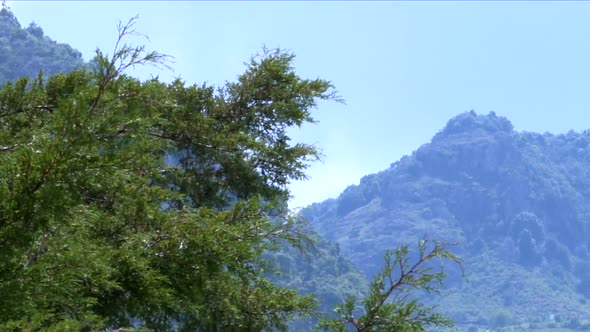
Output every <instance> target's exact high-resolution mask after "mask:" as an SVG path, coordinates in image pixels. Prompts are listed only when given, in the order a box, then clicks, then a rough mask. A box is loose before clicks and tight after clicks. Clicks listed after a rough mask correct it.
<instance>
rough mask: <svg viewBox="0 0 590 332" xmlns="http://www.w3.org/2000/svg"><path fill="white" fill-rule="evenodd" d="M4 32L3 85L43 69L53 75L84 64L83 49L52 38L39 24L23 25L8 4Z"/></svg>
mask: <svg viewBox="0 0 590 332" xmlns="http://www.w3.org/2000/svg"><path fill="white" fill-rule="evenodd" d="M0 31H2V34H0V45H1V46H0V58H1V59H2V61H1V63H0V84H2V83H5V82H8V81H16V80H17V79H18V78H20V77H25V76H26V77H36V76H37V75H38V74H39V72H40V71H43V72H44V73H45V74H46V75H48V76H51V75H55V74H58V73H62V72H69V71H71V70H73V69H76V68H81V67H82V66H83V65H84V62H83V60H82V54H81V53H80V52H78V51H76V50H74V49H73V48H72V47H70V46H69V45H67V44H61V43H57V42H55V41H53V40H51V39H50V38H49V37H47V36H45V35H44V33H43V29H41V27H39V26H38V25H36V24H35V23H31V24H30V25H29V27H27V28H22V27H21V25H20V23H19V22H18V20H17V19H16V17H15V16H14V14H13V13H12V12H11V11H10V9H9V8H8V7H7V6H6V5H5V3H3V6H2V9H0Z"/></svg>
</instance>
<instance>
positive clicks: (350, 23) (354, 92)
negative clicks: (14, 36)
mask: <svg viewBox="0 0 590 332" xmlns="http://www.w3.org/2000/svg"><path fill="white" fill-rule="evenodd" d="M9 5H10V6H11V8H12V10H13V12H14V14H15V15H16V17H17V18H18V19H19V21H20V22H21V24H22V25H25V26H26V25H28V24H29V23H30V22H31V21H35V22H36V23H37V24H38V25H40V26H41V27H42V28H43V30H44V31H45V34H47V35H49V36H50V37H51V38H53V39H55V40H57V41H60V42H67V43H69V44H71V45H72V46H73V47H74V48H76V49H78V50H80V51H81V52H82V53H83V55H84V57H85V59H89V58H91V57H92V55H93V52H94V50H95V49H96V47H100V48H101V49H103V50H107V51H108V50H111V49H112V46H113V43H114V41H115V37H116V25H117V23H118V21H119V20H122V21H127V20H128V19H129V18H130V17H133V16H135V15H136V14H139V22H138V24H137V30H139V31H140V32H143V33H145V34H146V35H148V36H149V37H150V40H151V41H150V43H149V44H148V47H149V48H151V49H154V50H157V51H159V52H161V53H166V54H170V55H173V56H175V58H176V60H175V63H174V65H173V67H174V68H175V72H174V73H168V72H163V73H161V77H162V78H163V79H165V80H169V79H170V78H172V77H176V76H180V77H182V78H183V79H184V80H186V81H187V82H188V83H193V82H195V83H199V82H201V83H202V82H204V81H208V82H210V83H215V84H219V83H223V82H224V81H226V80H233V79H234V78H235V77H236V76H237V75H238V74H239V73H241V72H242V71H243V69H244V66H243V62H244V61H246V60H248V58H249V57H250V55H252V54H255V53H257V52H258V51H259V50H261V48H262V46H263V45H266V46H267V47H271V48H274V47H280V48H286V49H290V50H291V51H293V52H294V53H295V54H296V55H297V58H296V61H295V67H296V69H297V71H298V72H299V73H300V74H301V75H302V76H305V77H309V78H316V77H321V78H325V79H329V80H331V81H332V82H333V83H334V84H335V85H336V87H337V89H338V91H339V92H340V94H341V95H342V96H343V97H344V98H345V99H346V101H347V104H346V105H341V104H334V103H327V104H322V105H320V108H319V109H318V110H317V112H316V115H315V117H316V119H317V120H319V121H320V123H319V124H317V125H309V126H305V127H304V128H302V129H300V130H294V131H293V135H292V137H293V138H294V139H295V140H298V141H304V142H307V143H314V144H316V145H317V146H318V147H319V148H321V150H322V151H323V153H324V155H325V157H324V160H323V162H321V163H317V164H315V165H314V166H313V167H311V168H310V169H309V175H310V180H308V181H305V182H296V183H293V184H292V185H291V189H292V192H293V195H294V199H293V200H292V202H291V206H292V207H297V206H305V205H307V204H310V203H313V202H318V201H321V200H324V199H326V198H330V197H336V196H338V194H339V193H340V192H341V191H342V190H343V189H345V188H346V187H347V186H348V185H350V184H357V183H358V181H359V180H360V178H361V177H362V176H363V175H366V174H369V173H374V172H378V171H380V170H383V169H385V168H387V167H388V166H389V165H390V164H391V163H392V162H394V161H396V160H398V159H399V158H400V157H401V156H402V155H404V154H409V153H411V152H412V151H413V150H415V149H416V148H418V147H419V146H420V145H421V144H424V143H427V142H428V141H429V140H430V139H431V137H432V136H433V135H434V134H435V133H436V132H437V131H439V130H440V129H442V128H443V126H444V125H445V123H446V122H447V121H448V120H449V119H450V118H452V117H453V116H455V115H457V114H459V113H461V112H464V111H468V110H471V109H473V110H475V111H476V112H478V113H488V112H489V111H491V110H493V111H495V112H496V113H497V114H498V115H502V116H506V117H508V118H509V119H510V120H511V121H512V123H513V124H514V126H515V128H516V129H517V130H526V131H537V132H545V131H549V132H553V133H564V132H567V131H568V130H570V129H573V130H576V131H580V130H584V129H587V128H589V127H590V2H505V1H503V2H466V1H458V2H444V1H433V2H426V1H423V2H383V1H382V2H349V1H346V2H344V1H343V2H336V1H330V2H311V1H299V2H267V1H259V2H199V1H185V2H172V1H166V2H163V1H162V2H158V1H129V2H123V1H96V2H91V1H63V2H54V1H39V2H34V1H11V2H9ZM0 33H2V32H1V31H0ZM0 61H1V60H0ZM148 73H157V71H156V70H153V69H151V68H145V69H142V70H141V71H140V72H138V74H137V75H139V76H142V75H143V76H142V77H149V76H148Z"/></svg>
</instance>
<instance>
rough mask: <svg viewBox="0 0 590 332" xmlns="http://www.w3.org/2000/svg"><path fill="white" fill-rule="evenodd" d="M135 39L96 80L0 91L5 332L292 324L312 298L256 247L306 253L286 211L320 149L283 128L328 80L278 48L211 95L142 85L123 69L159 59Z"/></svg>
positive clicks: (323, 93)
mask: <svg viewBox="0 0 590 332" xmlns="http://www.w3.org/2000/svg"><path fill="white" fill-rule="evenodd" d="M3 15H6V14H3ZM2 19H3V20H4V21H3V24H7V20H8V19H9V18H7V17H3V18H2ZM14 22H16V20H15V19H14V20H13V21H12V24H14ZM8 23H10V22H8ZM15 26H16V25H15ZM14 29H16V28H14ZM15 31H17V30H15ZM18 31H21V32H19V33H20V35H22V36H25V35H23V33H25V34H26V33H32V34H33V35H31V36H34V34H39V31H38V30H36V28H35V27H33V28H31V31H29V32H23V31H22V30H18ZM132 33H135V32H134V30H133V20H132V21H130V22H129V23H128V24H127V25H124V26H120V29H119V39H118V42H117V45H116V47H115V51H114V53H113V54H112V55H110V56H108V55H104V54H102V53H101V52H100V51H97V57H96V61H95V64H96V68H95V70H94V71H87V70H84V69H81V70H74V71H72V72H70V73H67V74H58V75H54V76H51V77H48V78H45V77H44V76H41V75H40V76H39V77H38V78H37V79H28V78H22V79H20V80H18V81H16V82H14V83H10V82H9V83H7V84H6V85H5V86H4V87H3V88H2V89H0V142H2V144H1V146H0V255H1V256H2V262H3V264H2V266H1V267H0V329H1V330H4V331H17V330H31V331H33V330H34V331H40V330H43V331H77V330H89V329H92V330H100V329H104V328H110V327H124V326H132V325H139V326H140V327H144V328H147V329H150V330H158V331H162V330H170V329H172V328H173V327H175V328H178V329H179V330H182V331H190V330H193V331H194V330H195V329H200V330H208V331H211V330H248V331H261V330H271V329H278V330H285V329H286V328H287V325H286V324H287V322H288V321H289V319H290V318H292V317H294V316H296V315H299V316H305V315H308V314H310V313H311V312H312V311H313V309H314V307H315V301H314V300H313V298H312V297H310V296H300V295H299V294H297V292H296V291H294V290H291V289H287V288H284V287H280V286H277V285H275V284H273V283H272V282H271V281H270V280H269V279H268V277H267V275H266V271H268V265H269V262H268V261H267V260H266V259H265V258H264V257H263V253H264V252H268V251H269V250H274V249H276V248H277V246H278V245H279V244H280V243H284V242H285V241H286V242H287V243H290V244H291V245H295V246H303V243H302V241H303V240H304V238H302V237H301V223H300V218H298V217H297V216H294V215H292V214H291V213H290V212H289V211H288V210H287V209H286V208H285V206H284V202H285V198H286V197H287V196H288V190H287V184H288V183H289V181H290V180H292V179H300V178H302V177H304V176H305V174H304V169H305V168H306V167H307V165H308V164H309V162H310V161H312V160H314V159H316V158H317V151H316V150H315V149H314V148H313V147H312V146H308V145H304V144H292V143H291V142H290V139H289V137H288V136H287V129H288V128H289V127H291V126H298V125H301V124H303V123H306V122H312V121H313V118H312V116H311V113H310V111H311V109H313V108H314V107H315V106H316V102H317V101H318V100H320V99H325V100H338V98H337V96H336V95H335V93H334V92H333V88H332V85H331V84H330V83H329V82H327V81H324V80H320V79H316V80H306V79H302V78H300V77H299V76H298V75H297V74H296V73H295V71H294V69H293V68H292V67H291V62H292V60H293V55H292V54H289V53H285V52H282V51H265V52H264V54H263V55H261V56H257V57H254V58H253V59H252V60H251V61H250V63H249V64H248V66H247V68H246V71H245V73H244V74H242V75H241V76H240V77H239V78H238V81H237V82H236V83H227V84H226V85H225V86H223V87H220V88H219V89H214V88H213V87H210V86H206V85H202V86H196V85H195V86H185V85H184V83H183V82H181V81H175V82H173V83H171V84H165V83H162V82H159V81H158V80H155V79H154V80H149V81H146V82H139V81H138V80H136V79H134V78H131V77H129V76H126V75H125V73H124V71H125V69H126V68H128V67H130V66H134V65H143V64H153V65H164V66H165V65H166V61H167V59H168V58H167V57H166V56H163V55H161V54H158V53H155V52H146V51H145V49H144V48H143V47H134V46H131V45H127V44H125V43H124V37H125V36H126V35H128V34H132ZM26 36H28V35H26ZM26 36H25V37H26ZM25 37H23V38H25ZM29 37H30V36H29ZM29 37H26V38H29ZM30 38H33V37H30ZM35 38H36V37H35Z"/></svg>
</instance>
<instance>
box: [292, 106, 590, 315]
mask: <svg viewBox="0 0 590 332" xmlns="http://www.w3.org/2000/svg"><path fill="white" fill-rule="evenodd" d="M589 188H590V131H585V132H582V133H577V132H569V133H567V134H560V135H554V134H549V133H545V134H537V133H530V132H518V131H515V130H514V129H513V126H512V124H511V123H510V121H509V120H508V119H506V118H504V117H500V116H497V115H496V114H494V113H493V112H492V113H490V114H489V115H477V114H476V113H475V112H473V111H472V112H469V113H464V114H461V115H459V116H457V117H455V118H453V119H451V120H450V121H449V122H448V123H447V125H446V126H445V128H444V129H442V130H441V131H440V132H439V133H437V134H436V135H435V136H434V137H433V139H432V141H431V142H430V143H427V144H424V145H423V146H421V147H420V148H419V149H417V150H416V151H415V152H414V153H412V154H411V155H410V156H405V157H403V158H402V159H401V160H399V161H398V162H395V163H393V164H392V165H391V167H390V168H389V169H386V170H384V171H382V172H379V173H377V174H371V175H367V176H365V177H363V178H362V179H361V180H360V184H358V185H352V186H350V187H348V188H347V189H346V190H345V191H344V192H343V193H342V194H341V195H340V196H339V197H338V198H336V199H331V200H328V201H325V202H322V203H318V204H314V205H312V206H310V207H308V208H307V209H306V210H305V211H304V213H305V215H306V216H307V217H308V218H309V219H310V220H311V221H312V224H313V225H314V227H315V228H316V230H317V231H318V232H319V233H320V234H322V235H324V236H325V237H327V238H328V239H329V240H332V241H336V242H337V243H339V244H340V246H341V248H342V252H343V253H344V254H345V255H346V256H347V257H349V258H350V259H352V261H353V263H355V265H356V266H357V267H359V268H360V269H362V270H363V271H364V272H365V273H366V274H367V275H372V274H374V273H375V272H376V271H377V269H378V267H379V266H380V264H381V262H382V259H381V257H382V254H383V252H384V251H385V250H386V249H388V248H391V247H393V246H396V245H398V244H400V243H413V242H414V241H415V240H416V239H419V238H421V237H423V236H425V235H426V236H428V237H430V238H437V239H444V240H448V241H457V242H459V243H460V246H459V247H458V253H459V254H460V255H461V256H462V257H464V258H465V260H466V262H465V278H463V279H462V278H458V275H459V272H458V271H456V273H454V276H457V278H453V280H451V282H450V283H449V285H448V286H449V287H450V290H449V292H448V294H447V295H446V296H445V297H444V299H443V300H442V302H441V304H442V305H443V307H444V308H447V310H448V311H449V312H451V313H452V314H453V316H454V317H455V318H456V319H457V322H458V323H465V324H468V323H474V324H476V325H481V326H496V325H498V324H509V323H510V324H512V323H524V322H528V323H530V322H537V323H541V322H548V320H550V319H551V318H552V317H553V318H554V317H558V318H559V319H560V321H561V322H562V323H563V324H570V325H571V324H573V325H576V324H577V323H579V322H581V321H583V320H584V319H587V318H589V317H588V316H590V314H589V313H590V307H589V306H588V304H587V301H588V299H589V298H590V260H589V253H588V246H589V245H590V189H589ZM498 317H500V318H498ZM498 319H499V320H500V323H498V322H497V320H498Z"/></svg>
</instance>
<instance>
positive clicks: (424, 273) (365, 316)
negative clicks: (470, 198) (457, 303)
mask: <svg viewBox="0 0 590 332" xmlns="http://www.w3.org/2000/svg"><path fill="white" fill-rule="evenodd" d="M418 249H419V253H418V257H417V258H416V260H415V261H411V260H410V258H411V256H410V252H409V248H408V247H407V246H402V247H401V248H399V249H397V250H395V251H394V252H391V251H388V252H387V253H386V255H385V266H384V267H383V269H382V270H381V271H380V272H379V273H378V274H377V275H376V276H375V278H374V280H373V282H372V283H371V285H370V287H369V294H368V295H367V297H366V298H365V299H364V300H363V301H362V303H363V307H364V311H363V313H362V314H361V315H360V317H358V318H357V317H355V311H356V303H355V298H354V296H349V297H348V299H347V300H346V301H345V302H344V303H343V304H342V305H340V306H338V307H336V308H335V312H336V313H338V314H339V315H340V317H339V318H337V319H333V320H325V321H323V322H321V323H320V327H321V328H323V329H324V330H326V331H346V330H347V329H346V328H347V327H348V326H351V327H352V328H353V329H354V330H356V331H359V332H360V331H392V332H395V331H399V332H402V331H403V332H406V331H426V328H427V327H430V326H435V327H447V328H448V327H452V326H453V324H452V322H451V320H450V319H448V318H447V317H445V316H443V315H441V314H440V313H437V312H435V311H434V310H435V309H436V308H435V307H433V306H427V305H424V304H423V303H421V302H420V301H419V300H418V299H417V298H416V297H415V294H412V292H415V291H417V290H422V291H426V292H428V293H430V292H437V291H438V289H439V287H441V286H442V282H443V279H444V277H445V273H444V271H443V270H442V264H443V261H446V260H450V261H452V262H455V263H459V262H460V260H459V258H458V257H457V256H455V255H454V254H452V253H450V252H449V251H448V250H447V245H445V244H443V243H439V242H434V243H433V244H430V243H429V242H428V241H425V240H422V241H420V243H419V245H418ZM434 259H439V260H440V266H439V268H438V269H437V270H434V267H433V266H432V265H433V264H432V263H434V262H432V260H434Z"/></svg>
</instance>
